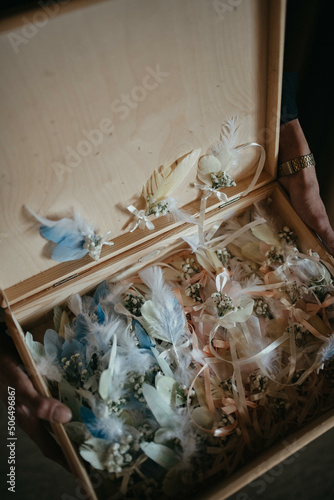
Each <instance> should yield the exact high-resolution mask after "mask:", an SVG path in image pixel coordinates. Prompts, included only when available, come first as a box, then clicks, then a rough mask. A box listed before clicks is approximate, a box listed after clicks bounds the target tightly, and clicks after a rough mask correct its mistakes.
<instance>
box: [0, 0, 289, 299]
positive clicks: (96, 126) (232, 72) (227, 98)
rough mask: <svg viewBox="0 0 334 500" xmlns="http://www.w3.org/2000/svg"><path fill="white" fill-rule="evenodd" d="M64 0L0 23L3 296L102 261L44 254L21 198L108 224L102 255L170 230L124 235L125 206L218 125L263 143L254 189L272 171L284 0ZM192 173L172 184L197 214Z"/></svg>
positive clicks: (45, 211) (245, 168)
mask: <svg viewBox="0 0 334 500" xmlns="http://www.w3.org/2000/svg"><path fill="white" fill-rule="evenodd" d="M64 3H65V2H62V3H61V4H60V3H59V4H57V3H56V4H54V5H53V6H44V3H43V2H42V3H40V5H41V6H42V4H43V6H42V7H41V9H39V11H29V12H27V13H24V14H19V15H17V16H16V17H10V18H7V19H4V20H2V22H1V25H0V30H1V36H0V51H1V59H2V65H3V72H2V78H1V82H0V86H1V91H0V94H1V106H2V113H1V118H0V120H1V122H2V123H1V130H2V134H1V146H0V157H1V197H0V203H1V213H2V216H1V219H0V225H1V226H0V234H1V238H0V239H1V243H0V257H1V262H2V263H3V265H2V271H1V277H0V284H1V286H2V287H3V288H4V289H6V290H7V291H8V292H9V295H8V296H9V298H11V297H13V298H15V297H19V296H21V297H23V296H24V294H23V292H22V290H23V287H22V283H23V284H24V289H31V288H32V287H34V286H35V285H36V283H37V281H36V277H38V276H44V278H43V279H44V282H46V281H48V282H50V283H52V282H55V281H57V280H58V281H59V280H60V279H61V278H64V277H66V276H69V275H71V274H73V273H74V272H76V271H78V270H82V269H88V268H92V267H93V266H95V265H96V263H95V262H94V261H93V260H92V259H91V258H90V257H89V256H86V257H85V258H83V259H81V260H80V261H72V262H67V263H64V264H59V263H57V262H56V261H54V260H51V259H50V257H49V255H47V254H46V252H45V247H46V240H44V239H43V238H42V237H41V236H40V234H39V232H38V224H36V223H34V222H33V221H32V219H31V218H29V217H28V216H27V213H26V211H25V210H24V208H23V206H24V205H28V206H29V207H31V208H32V209H33V210H34V211H35V212H37V213H38V214H40V215H42V216H48V217H51V218H52V217H55V218H60V217H64V216H67V215H68V214H69V213H70V210H71V208H73V209H74V210H75V211H76V212H79V213H80V214H81V215H82V216H83V217H84V218H85V219H87V220H89V221H91V222H93V223H94V224H95V225H96V226H97V227H98V228H99V230H100V231H101V232H107V231H111V236H112V240H113V241H114V246H113V247H104V249H103V251H102V254H101V260H102V261H104V260H106V259H110V258H113V256H116V255H119V254H120V253H122V252H125V251H126V250H129V249H133V251H134V252H135V251H136V248H137V246H138V245H139V244H141V243H143V242H145V241H146V242H147V241H148V239H149V238H152V237H155V236H157V235H159V234H162V233H163V232H164V231H166V230H168V228H170V227H172V225H173V222H171V221H170V220H169V219H168V218H167V217H163V218H160V219H157V222H156V223H155V229H154V230H153V231H149V230H147V229H146V230H139V229H138V230H136V231H134V232H132V233H130V232H129V228H128V227H126V226H127V223H128V222H129V221H130V220H131V214H130V213H129V212H128V211H127V210H126V207H127V206H128V205H130V204H131V203H134V204H135V205H136V204H137V201H139V200H140V193H141V189H142V186H143V184H144V183H145V182H146V181H147V180H148V179H149V177H150V176H151V175H152V173H153V171H154V170H155V169H157V168H158V167H159V166H160V165H165V166H168V165H170V164H172V163H173V162H174V161H175V160H176V159H178V158H180V157H182V156H183V155H185V154H187V153H189V152H190V151H192V150H193V149H197V148H201V150H202V154H205V153H206V151H207V149H208V147H209V146H210V145H211V144H212V143H214V142H215V141H216V140H217V139H218V138H219V133H220V128H221V124H222V123H223V122H224V121H225V120H226V119H229V118H231V117H233V116H236V117H237V118H238V122H239V124H240V143H241V144H242V143H246V142H249V141H256V142H258V143H260V144H262V145H264V146H265V148H266V154H267V159H266V166H265V173H264V174H263V175H262V176H261V177H260V179H259V181H258V183H257V186H260V185H263V184H264V183H266V182H269V180H270V179H272V178H273V177H274V175H275V165H276V159H277V152H278V124H279V112H278V111H277V110H279V106H280V76H281V69H282V50H283V30H284V5H285V3H284V1H265V0H249V1H247V2H245V1H242V0H226V1H224V2H223V1H220V0H217V1H213V2H212V0H181V1H180V0H169V1H168V2H165V1H163V0H161V1H160V0H140V1H138V0H110V1H97V2H93V1H92V2H71V3H70V4H68V3H67V2H66V5H64ZM254 158H255V156H254V155H245V157H244V158H243V160H242V162H241V165H242V169H239V172H237V175H236V176H235V177H236V181H237V187H236V188H230V189H231V191H229V196H232V197H233V196H237V194H238V192H240V191H242V190H243V189H245V187H246V186H247V184H248V183H249V182H250V177H249V175H252V172H254V168H253V166H254ZM252 169H253V170H252ZM245 172H246V173H245ZM195 178H196V167H195V168H194V169H193V171H192V172H190V174H189V176H188V177H187V178H186V180H185V182H184V183H183V184H182V186H180V188H178V189H177V190H176V191H175V197H177V198H178V199H179V200H180V206H185V207H186V208H188V209H189V211H190V212H191V213H196V212H198V209H199V199H200V196H201V193H200V192H199V191H198V190H197V189H195V188H194V187H192V186H191V182H194V181H195ZM173 195H174V193H173ZM217 203H219V200H217V199H216V200H211V201H210V202H208V209H209V210H210V207H212V206H213V205H217ZM137 206H139V205H137ZM41 273H43V274H42V275H41Z"/></svg>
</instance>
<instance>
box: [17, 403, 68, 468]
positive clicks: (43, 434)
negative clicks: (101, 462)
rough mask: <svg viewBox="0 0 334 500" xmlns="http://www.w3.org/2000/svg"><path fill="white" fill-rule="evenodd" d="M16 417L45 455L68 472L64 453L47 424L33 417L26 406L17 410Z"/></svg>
mask: <svg viewBox="0 0 334 500" xmlns="http://www.w3.org/2000/svg"><path fill="white" fill-rule="evenodd" d="M16 416H17V423H18V425H19V426H20V427H21V429H22V430H23V431H24V432H25V433H26V434H28V436H29V437H30V438H31V439H32V440H33V441H34V442H35V443H36V445H37V446H38V448H39V449H40V450H41V452H42V453H43V455H44V456H45V457H46V458H49V459H51V460H53V461H55V462H57V463H58V464H60V465H61V466H62V467H64V468H65V469H67V470H68V465H67V462H66V460H65V457H64V455H63V452H62V451H61V448H60V447H59V445H58V444H57V443H56V441H55V440H54V438H53V437H52V436H51V435H50V433H49V432H48V431H47V430H46V428H45V427H44V425H45V424H44V423H43V422H42V421H41V420H39V419H38V418H36V417H35V416H33V415H32V414H31V413H30V411H29V409H28V408H27V407H25V406H24V405H22V406H19V407H18V408H17V409H16Z"/></svg>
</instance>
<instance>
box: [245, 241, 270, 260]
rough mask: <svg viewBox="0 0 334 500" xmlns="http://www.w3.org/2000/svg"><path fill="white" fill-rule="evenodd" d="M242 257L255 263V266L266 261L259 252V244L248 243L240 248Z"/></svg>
mask: <svg viewBox="0 0 334 500" xmlns="http://www.w3.org/2000/svg"><path fill="white" fill-rule="evenodd" d="M241 252H242V255H243V256H244V257H246V259H249V260H252V261H253V262H256V263H257V264H263V262H264V261H265V260H266V257H265V255H263V254H262V253H261V252H260V245H259V243H256V242H253V241H250V242H249V243H246V244H245V245H243V246H242V248H241Z"/></svg>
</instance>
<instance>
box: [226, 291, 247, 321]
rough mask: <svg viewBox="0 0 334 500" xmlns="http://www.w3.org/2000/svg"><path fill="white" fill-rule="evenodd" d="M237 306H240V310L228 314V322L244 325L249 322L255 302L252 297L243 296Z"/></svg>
mask: <svg viewBox="0 0 334 500" xmlns="http://www.w3.org/2000/svg"><path fill="white" fill-rule="evenodd" d="M236 305H237V306H240V309H238V310H237V311H235V312H232V313H230V314H228V315H227V316H226V320H227V321H232V322H234V323H243V322H245V321H247V320H248V318H249V317H250V316H251V314H252V312H253V307H254V300H253V299H251V298H250V297H246V296H242V297H241V298H240V300H239V301H237V302H236Z"/></svg>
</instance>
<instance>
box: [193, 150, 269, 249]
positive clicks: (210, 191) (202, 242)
mask: <svg viewBox="0 0 334 500" xmlns="http://www.w3.org/2000/svg"><path fill="white" fill-rule="evenodd" d="M249 147H256V148H259V149H260V158H259V161H258V164H257V167H256V170H255V174H254V177H253V179H252V181H251V183H250V184H249V186H248V188H247V189H246V190H245V191H243V192H242V193H241V194H240V195H239V197H240V198H241V197H243V196H246V195H247V194H248V193H249V192H250V191H251V190H252V189H253V187H254V186H255V184H256V182H257V180H258V178H259V177H260V174H261V172H262V170H263V167H264V163H265V160H266V152H265V149H264V148H263V146H261V145H260V144H258V143H257V142H249V143H247V144H242V145H241V146H238V147H236V148H235V149H236V150H241V149H246V148H249ZM194 187H196V188H198V189H200V190H201V191H203V196H202V199H201V207H200V217H199V225H198V236H199V241H200V246H204V245H205V243H206V242H205V240H204V220H205V210H206V200H207V199H208V198H209V197H210V196H211V195H212V194H215V195H216V196H217V198H218V199H219V200H220V201H224V202H227V201H229V198H228V197H227V196H226V194H225V193H222V192H220V191H217V190H216V189H213V188H212V187H209V186H207V185H205V184H197V183H194ZM217 229H218V228H217ZM210 234H211V238H212V236H213V234H214V233H213V234H212V233H211V232H210Z"/></svg>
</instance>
